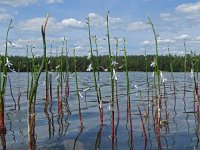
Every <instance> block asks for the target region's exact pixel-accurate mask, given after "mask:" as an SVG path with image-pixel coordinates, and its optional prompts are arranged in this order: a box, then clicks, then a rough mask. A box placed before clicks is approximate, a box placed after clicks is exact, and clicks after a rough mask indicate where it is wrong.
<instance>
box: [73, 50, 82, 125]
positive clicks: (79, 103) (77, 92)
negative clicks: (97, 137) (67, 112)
mask: <svg viewBox="0 0 200 150" xmlns="http://www.w3.org/2000/svg"><path fill="white" fill-rule="evenodd" d="M73 53H74V72H75V80H76V95H77V97H78V112H79V119H80V126H81V128H82V127H83V119H82V114H81V100H80V93H79V87H78V76H77V71H76V50H75V49H74V50H73Z"/></svg>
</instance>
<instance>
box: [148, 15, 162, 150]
mask: <svg viewBox="0 0 200 150" xmlns="http://www.w3.org/2000/svg"><path fill="white" fill-rule="evenodd" d="M148 20H149V24H150V25H151V28H152V30H153V34H154V41H155V46H156V59H155V72H156V74H157V84H158V93H157V89H156V81H155V75H154V87H155V94H156V95H155V96H156V105H157V111H156V112H157V113H156V114H155V116H156V118H157V126H158V128H157V133H158V135H157V142H158V149H161V141H160V125H161V124H160V122H161V106H160V104H161V97H160V91H161V89H160V70H159V59H158V40H157V34H156V31H155V28H154V25H153V23H152V21H151V19H150V18H149V17H148Z"/></svg>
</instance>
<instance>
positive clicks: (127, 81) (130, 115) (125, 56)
mask: <svg viewBox="0 0 200 150" xmlns="http://www.w3.org/2000/svg"><path fill="white" fill-rule="evenodd" d="M123 50H124V60H125V68H126V96H127V117H129V121H130V142H131V149H133V135H132V133H133V129H132V112H131V100H130V81H129V75H128V60H127V52H126V39H125V38H124V49H123ZM127 120H128V118H127Z"/></svg>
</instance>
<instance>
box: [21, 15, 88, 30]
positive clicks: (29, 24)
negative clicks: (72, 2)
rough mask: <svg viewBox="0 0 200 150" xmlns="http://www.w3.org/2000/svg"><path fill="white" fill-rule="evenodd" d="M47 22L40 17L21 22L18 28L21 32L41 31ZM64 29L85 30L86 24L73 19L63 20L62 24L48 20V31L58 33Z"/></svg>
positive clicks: (51, 19) (52, 19) (53, 19)
mask: <svg viewBox="0 0 200 150" xmlns="http://www.w3.org/2000/svg"><path fill="white" fill-rule="evenodd" d="M45 20H46V18H45V17H38V18H32V19H28V20H24V21H20V22H19V24H18V27H19V28H20V29H21V30H30V31H40V28H41V26H42V25H43V24H44V23H45ZM64 27H69V28H85V27H86V24H85V23H83V22H81V21H78V20H76V19H73V18H69V19H63V20H62V21H61V22H59V21H57V20H56V19H55V18H49V19H48V23H47V30H50V31H58V30H61V29H63V28H64Z"/></svg>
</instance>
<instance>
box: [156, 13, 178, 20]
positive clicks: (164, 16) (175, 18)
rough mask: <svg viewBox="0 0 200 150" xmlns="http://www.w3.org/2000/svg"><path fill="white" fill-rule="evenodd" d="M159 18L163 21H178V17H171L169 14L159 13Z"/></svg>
mask: <svg viewBox="0 0 200 150" xmlns="http://www.w3.org/2000/svg"><path fill="white" fill-rule="evenodd" d="M160 18H162V20H163V21H177V20H179V18H178V17H173V16H172V15H171V14H170V13H161V14H160Z"/></svg>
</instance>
